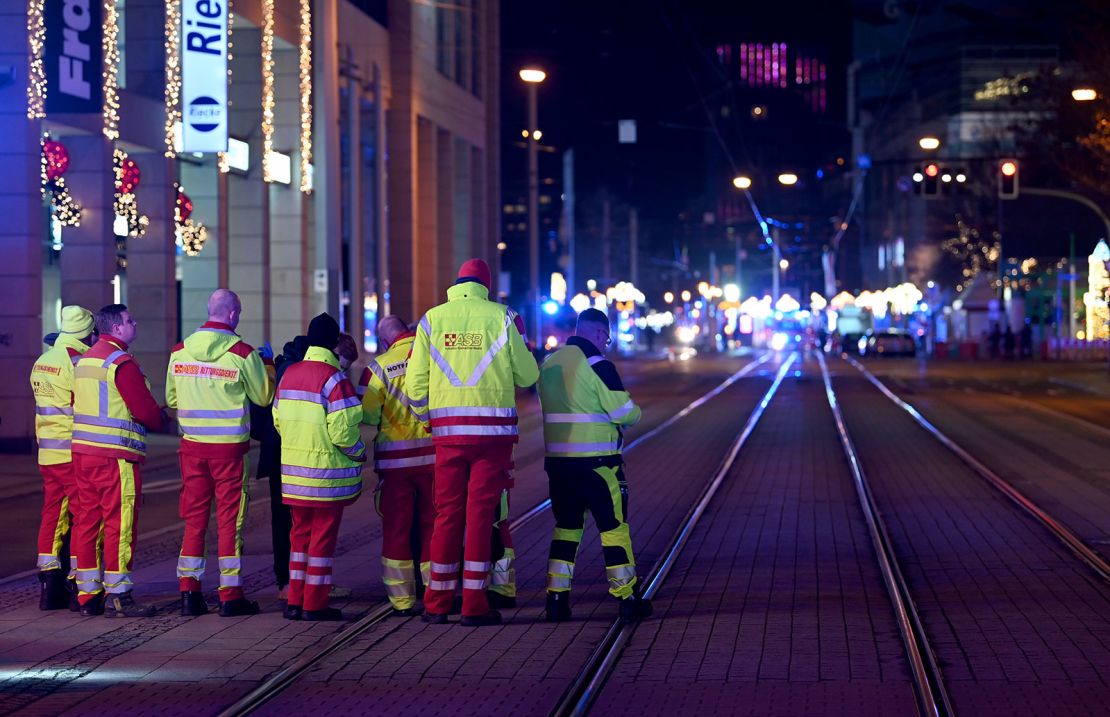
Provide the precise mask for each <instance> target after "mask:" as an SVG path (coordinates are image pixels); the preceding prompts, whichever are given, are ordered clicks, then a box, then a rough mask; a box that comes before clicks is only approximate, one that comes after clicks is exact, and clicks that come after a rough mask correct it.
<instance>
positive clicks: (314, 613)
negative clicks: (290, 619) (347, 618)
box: [301, 607, 343, 622]
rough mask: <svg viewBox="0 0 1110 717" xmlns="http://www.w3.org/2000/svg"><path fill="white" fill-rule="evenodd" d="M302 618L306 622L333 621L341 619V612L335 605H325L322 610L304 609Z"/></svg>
mask: <svg viewBox="0 0 1110 717" xmlns="http://www.w3.org/2000/svg"><path fill="white" fill-rule="evenodd" d="M301 619H302V620H305V621H307V622H333V621H335V620H342V619H343V612H342V611H341V610H340V609H339V608H337V607H326V608H324V609H323V610H305V611H304V615H303V616H302V617H301Z"/></svg>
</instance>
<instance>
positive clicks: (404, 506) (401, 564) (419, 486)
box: [376, 466, 436, 610]
mask: <svg viewBox="0 0 1110 717" xmlns="http://www.w3.org/2000/svg"><path fill="white" fill-rule="evenodd" d="M378 475H379V476H380V477H381V484H380V489H379V490H378V491H377V496H376V497H377V508H378V515H380V516H381V517H382V581H383V582H384V583H385V591H386V594H387V595H389V601H390V603H392V604H393V607H395V608H397V609H398V610H407V609H409V608H411V607H413V606H414V605H415V604H416V565H415V562H414V560H413V549H412V547H413V546H412V543H413V540H412V537H413V529H414V527H415V530H416V534H417V537H418V538H419V546H420V574H421V578H422V580H423V581H424V584H425V585H426V584H427V583H428V580H429V570H430V569H431V552H432V530H433V526H434V525H435V517H436V509H435V501H434V500H433V495H432V479H433V478H434V477H435V470H434V468H433V467H432V466H427V467H425V468H420V469H406V470H387V471H381V472H380V473H379V474H378Z"/></svg>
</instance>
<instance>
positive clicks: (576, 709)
mask: <svg viewBox="0 0 1110 717" xmlns="http://www.w3.org/2000/svg"><path fill="white" fill-rule="evenodd" d="M796 358H797V354H796V353H791V354H790V356H789V357H788V358H787V359H786V361H784V362H783V363H782V365H781V366H780V367H779V370H778V372H777V374H776V375H775V380H774V381H773V382H772V383H771V386H770V388H768V389H767V392H766V393H765V394H764V395H763V398H762V400H760V402H759V404H758V405H757V406H756V407H755V409H754V410H753V411H752V413H751V415H750V416H748V420H747V422H746V423H745V424H744V427H743V429H741V431H740V433H739V434H738V435H737V436H736V438H735V439H734V440H733V442H732V445H731V446H730V448H729V451H728V453H727V454H726V455H725V457H724V459H723V460H722V461H721V463H720V465H719V466H718V467H717V470H716V471H715V472H714V474H713V478H712V479H711V480H710V481H709V482H708V483H707V484H706V486H705V487H704V488H703V489H702V492H701V495H700V496H699V498H698V501H697V502H696V503H695V504H694V505H693V507H691V508H690V511H689V512H688V513H687V514H686V517H685V518H683V520H682V523H681V525H680V526H679V528H678V531H677V532H676V533H675V534H674V536H673V537H672V538H671V542H670V544H669V545H668V546H667V548H666V550H664V551H663V555H662V556H661V557H660V558H659V560H657V561H656V563H655V565H654V566H653V567H652V571H651V573H650V575H649V577H648V581H647V587H646V588H645V589H644V593H643V595H644V597H645V598H648V599H651V598H652V597H654V596H655V594H656V593H657V592H658V591H659V588H660V586H661V585H662V584H663V581H664V580H666V579H667V575H668V574H669V573H670V571H671V567H672V566H673V565H674V563H675V561H676V560H677V559H678V556H679V554H680V553H681V552H682V549H683V548H684V547H685V546H686V543H687V541H688V540H689V538H690V535H691V534H692V533H693V531H694V528H695V527H696V526H697V523H698V521H699V520H700V519H701V516H702V514H703V513H705V509H706V508H707V507H708V505H709V502H710V501H711V500H712V499H713V497H714V496H715V495H716V493H717V490H718V489H719V488H720V487H721V484H722V483H723V482H724V479H725V476H726V475H727V474H728V472H729V470H731V468H732V466H733V464H734V463H735V462H736V457H737V455H739V453H740V449H741V448H743V447H744V444H745V443H747V441H748V438H749V437H750V436H751V435H752V432H753V431H754V430H755V427H756V424H757V423H759V419H760V418H762V417H763V413H764V411H766V409H767V406H768V404H770V403H771V399H772V398H773V397H774V395H775V392H776V391H778V389H779V386H780V385H782V382H783V379H785V378H786V373H787V371H789V370H790V366H791V365H792V364H793V363H794V360H795V359H796ZM635 630H636V624H635V623H632V624H627V623H624V622H622V621H621V620H620V618H617V619H616V620H614V621H613V623H612V625H610V626H609V630H608V631H607V632H606V633H605V636H604V637H603V638H602V640H601V642H600V643H598V645H597V647H595V648H594V651H593V652H592V653H591V654H590V657H589V659H588V660H587V661H586V664H585V665H584V666H583V668H582V670H580V671H579V673H578V675H577V676H576V677H575V679H574V681H573V682H572V683H571V684H570V686H569V687H568V688H567V690H566V691H565V692H564V693H563V695H562V697H561V698H560V699H559V702H558V703H557V704H556V705H555V708H554V709H553V710H552V711H551V713H550V714H551V715H557V716H559V717H562V716H564V715H576V716H577V715H583V714H585V713H586V712H587V711H588V710H589V709H590V707H592V706H593V703H594V701H595V700H597V698H598V696H599V695H600V694H601V690H602V688H603V687H604V686H605V682H606V680H607V679H608V678H609V675H610V673H611V672H612V671H613V668H614V667H615V666H616V664H617V660H618V659H620V655H621V653H622V652H623V651H624V647H625V645H627V644H628V641H629V639H631V637H632V633H633V632H635Z"/></svg>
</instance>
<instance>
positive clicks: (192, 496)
mask: <svg viewBox="0 0 1110 717" xmlns="http://www.w3.org/2000/svg"><path fill="white" fill-rule="evenodd" d="M180 463H181V502H180V505H179V511H180V515H181V518H182V520H184V521H185V538H184V539H183V540H182V541H181V553H180V554H179V555H178V557H177V581H178V589H179V590H193V591H199V590H200V589H201V577H202V576H203V575H204V569H205V566H206V560H205V558H206V557H207V554H208V551H207V550H206V549H205V541H204V538H205V533H207V532H208V514H209V512H210V511H209V508H210V507H211V505H212V499H213V498H215V499H216V536H217V552H218V557H219V566H220V590H219V596H220V602H227V601H229V600H236V599H238V598H241V597H243V578H242V574H241V569H242V557H243V522H244V521H245V520H246V517H247V504H248V501H249V493H248V483H247V457H246V456H243V457H242V458H233V459H228V458H203V457H200V456H195V455H190V454H189V453H187V452H185V451H182V452H181V454H180Z"/></svg>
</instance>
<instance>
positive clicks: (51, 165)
mask: <svg viewBox="0 0 1110 717" xmlns="http://www.w3.org/2000/svg"><path fill="white" fill-rule="evenodd" d="M42 154H43V156H44V157H46V180H47V181H48V182H53V181H54V180H55V179H57V178H58V177H60V176H62V175H63V174H65V173H66V170H67V169H69V151H68V150H67V149H66V148H65V145H63V144H62V143H61V142H59V141H57V140H54V139H47V140H43V143H42Z"/></svg>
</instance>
